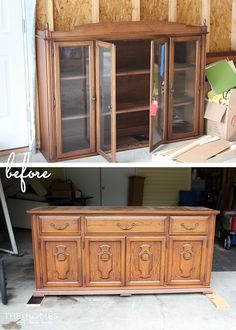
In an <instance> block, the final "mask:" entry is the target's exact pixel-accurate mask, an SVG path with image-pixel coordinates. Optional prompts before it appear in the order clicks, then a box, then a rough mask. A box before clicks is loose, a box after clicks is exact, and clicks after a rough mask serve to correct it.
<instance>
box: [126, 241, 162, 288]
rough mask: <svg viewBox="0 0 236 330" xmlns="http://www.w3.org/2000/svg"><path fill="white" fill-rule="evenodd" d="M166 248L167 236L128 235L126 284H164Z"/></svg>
mask: <svg viewBox="0 0 236 330" xmlns="http://www.w3.org/2000/svg"><path fill="white" fill-rule="evenodd" d="M165 250H166V249H165V238H157V237H145V238H143V239H142V238H137V237H135V238H134V237H128V238H127V260H126V279H127V283H126V285H130V286H132V285H134V286H135V285H142V286H156V285H163V282H164V274H165Z"/></svg>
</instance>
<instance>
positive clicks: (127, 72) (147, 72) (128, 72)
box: [116, 69, 150, 77]
mask: <svg viewBox="0 0 236 330" xmlns="http://www.w3.org/2000/svg"><path fill="white" fill-rule="evenodd" d="M141 75H150V70H149V69H141V70H127V69H126V70H118V71H117V73H116V76H117V77H127V76H141Z"/></svg>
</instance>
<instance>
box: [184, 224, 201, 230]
mask: <svg viewBox="0 0 236 330" xmlns="http://www.w3.org/2000/svg"><path fill="white" fill-rule="evenodd" d="M181 227H182V228H184V229H185V230H195V229H197V228H198V227H199V223H195V225H194V226H193V227H189V226H186V225H185V224H184V223H181Z"/></svg>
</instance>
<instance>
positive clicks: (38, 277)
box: [31, 215, 42, 289]
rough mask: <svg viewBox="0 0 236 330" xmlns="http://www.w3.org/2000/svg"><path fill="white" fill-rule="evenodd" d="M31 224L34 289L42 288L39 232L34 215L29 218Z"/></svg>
mask: <svg viewBox="0 0 236 330" xmlns="http://www.w3.org/2000/svg"><path fill="white" fill-rule="evenodd" d="M31 224H32V243H33V257H34V273H35V281H36V289H40V288H41V287H42V277H41V267H40V249H39V241H38V239H39V232H38V222H37V217H36V216H35V215H32V216H31Z"/></svg>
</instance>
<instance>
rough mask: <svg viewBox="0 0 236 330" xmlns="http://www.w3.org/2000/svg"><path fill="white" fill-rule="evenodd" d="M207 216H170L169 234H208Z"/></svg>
mask: <svg viewBox="0 0 236 330" xmlns="http://www.w3.org/2000/svg"><path fill="white" fill-rule="evenodd" d="M208 223H209V218H208V217H204V216H202V217H201V216H199V217H196V216H192V217H191V216H175V217H171V218H170V234H188V235H195V234H197V235H199V234H208Z"/></svg>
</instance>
